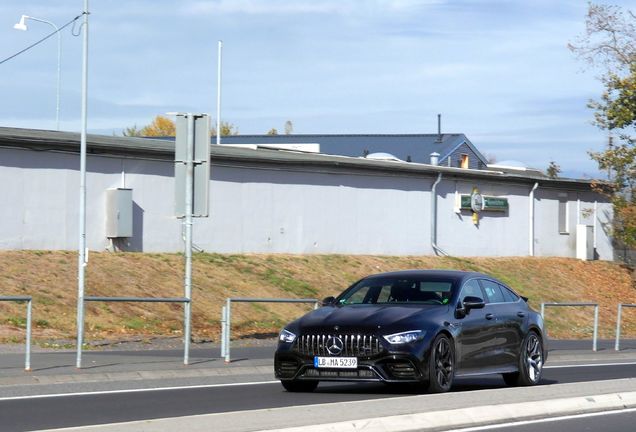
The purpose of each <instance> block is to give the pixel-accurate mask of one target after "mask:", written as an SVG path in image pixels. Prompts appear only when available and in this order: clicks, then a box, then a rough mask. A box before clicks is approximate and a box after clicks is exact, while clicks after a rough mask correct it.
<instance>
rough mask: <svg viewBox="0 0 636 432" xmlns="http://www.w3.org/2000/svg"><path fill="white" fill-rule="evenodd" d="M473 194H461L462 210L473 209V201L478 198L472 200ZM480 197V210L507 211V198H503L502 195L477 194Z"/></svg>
mask: <svg viewBox="0 0 636 432" xmlns="http://www.w3.org/2000/svg"><path fill="white" fill-rule="evenodd" d="M473 196H474V194H473V195H462V196H461V206H460V208H461V209H462V210H473V211H474V210H475V209H474V208H473V205H472V204H473V201H478V200H473ZM479 196H480V197H481V200H482V207H481V210H482V211H501V212H505V211H508V198H504V197H495V196H486V195H479Z"/></svg>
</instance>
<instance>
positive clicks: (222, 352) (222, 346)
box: [221, 306, 227, 358]
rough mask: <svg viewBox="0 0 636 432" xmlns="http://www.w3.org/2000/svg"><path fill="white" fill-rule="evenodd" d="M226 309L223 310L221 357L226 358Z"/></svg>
mask: <svg viewBox="0 0 636 432" xmlns="http://www.w3.org/2000/svg"><path fill="white" fill-rule="evenodd" d="M225 311H226V308H225V306H223V307H222V308H221V357H223V358H225V322H226V319H227V316H226V312H225Z"/></svg>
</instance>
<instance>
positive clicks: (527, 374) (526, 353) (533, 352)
mask: <svg viewBox="0 0 636 432" xmlns="http://www.w3.org/2000/svg"><path fill="white" fill-rule="evenodd" d="M542 372H543V342H542V341H541V337H540V336H539V335H538V334H537V333H536V332H534V331H530V332H529V333H528V334H527V335H526V337H525V338H524V339H523V343H522V344H521V352H520V353H519V372H514V373H507V374H503V379H504V381H505V382H506V384H508V385H517V386H533V385H537V384H538V383H539V381H541V373H542Z"/></svg>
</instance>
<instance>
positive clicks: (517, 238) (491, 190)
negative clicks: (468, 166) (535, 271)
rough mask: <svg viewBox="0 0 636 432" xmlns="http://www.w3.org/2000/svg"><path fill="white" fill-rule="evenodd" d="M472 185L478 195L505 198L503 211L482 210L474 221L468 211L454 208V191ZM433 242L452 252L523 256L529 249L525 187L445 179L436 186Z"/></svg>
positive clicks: (464, 190) (468, 189) (462, 191)
mask: <svg viewBox="0 0 636 432" xmlns="http://www.w3.org/2000/svg"><path fill="white" fill-rule="evenodd" d="M473 187H476V188H478V189H479V192H480V193H481V194H482V195H494V196H504V197H507V198H508V206H509V209H508V211H506V212H494V211H483V212H481V214H480V215H479V221H478V224H477V225H475V224H474V223H473V221H472V211H467V210H462V211H461V212H460V213H456V212H455V208H456V207H457V206H458V205H459V203H457V202H456V194H455V191H457V193H458V194H460V195H461V194H470V193H471V192H472V190H473ZM438 191H439V205H438V210H439V213H438V219H439V226H438V235H437V237H438V238H437V244H438V246H440V247H441V248H442V249H444V251H445V252H447V253H449V254H451V255H454V256H475V255H480V256H525V255H528V250H529V227H528V223H529V217H528V202H529V201H528V191H529V187H528V186H524V185H515V184H507V183H506V184H502V183H493V182H485V181H466V180H449V181H446V182H443V183H441V185H440V186H439V187H438Z"/></svg>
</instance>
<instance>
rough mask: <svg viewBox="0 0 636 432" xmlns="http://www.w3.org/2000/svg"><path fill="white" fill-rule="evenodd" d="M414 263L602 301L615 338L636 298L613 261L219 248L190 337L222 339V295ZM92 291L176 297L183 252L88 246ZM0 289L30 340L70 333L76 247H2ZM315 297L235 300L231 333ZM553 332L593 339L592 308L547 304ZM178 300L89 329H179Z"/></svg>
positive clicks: (93, 333) (322, 292)
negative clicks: (14, 300) (28, 321)
mask: <svg viewBox="0 0 636 432" xmlns="http://www.w3.org/2000/svg"><path fill="white" fill-rule="evenodd" d="M408 268H422V269H426V268H448V269H460V270H476V271H481V272H484V273H488V274H491V275H493V276H496V277H499V278H501V279H502V280H503V281H505V282H507V283H509V284H510V285H511V286H512V287H514V288H515V289H516V290H517V291H519V293H521V294H522V295H526V296H528V297H530V299H531V305H533V307H535V308H538V307H539V304H540V303H541V302H542V301H550V302H572V301H577V302H578V301H589V302H598V303H600V305H601V308H600V324H601V329H600V336H601V337H613V336H614V326H615V319H616V305H617V303H618V302H623V303H636V289H635V287H634V284H633V282H632V278H631V272H630V270H629V269H627V268H624V267H621V266H620V265H617V264H614V263H607V262H598V261H597V262H582V261H577V260H573V259H564V258H551V259H547V258H438V257H380V256H345V255H302V256H298V255H294V256H291V255H221V254H196V255H195V257H194V275H193V282H194V289H193V299H194V302H193V336H194V337H195V338H196V339H205V340H218V339H219V332H220V322H219V319H220V310H221V305H222V302H223V301H224V299H225V298H226V297H229V296H232V297H295V298H298V297H310V298H323V297H326V296H328V295H334V294H337V293H339V292H340V291H342V289H343V288H345V287H346V286H348V285H349V284H350V283H352V282H354V281H356V280H357V279H359V278H360V277H362V276H365V275H368V274H371V273H377V272H381V271H389V270H399V269H408ZM86 278H87V279H86V295H99V296H133V297H177V296H181V295H182V294H183V257H182V255H179V254H141V253H117V254H112V253H91V255H90V263H89V265H88V267H87V273H86ZM0 295H32V296H33V298H34V302H33V319H34V338H35V339H36V340H38V341H40V342H43V341H46V340H51V339H73V338H74V334H75V314H76V298H77V297H76V296H77V255H76V253H73V252H65V251H8V252H7V251H5V252H0ZM310 307H311V306H309V305H289V304H287V305H284V304H283V305H275V304H236V305H235V306H233V320H232V321H233V335H235V336H239V335H242V336H248V335H265V334H272V333H275V332H277V331H278V330H279V329H280V327H281V326H282V325H283V324H284V323H285V322H287V321H290V320H291V319H293V318H295V317H297V316H299V315H301V314H302V313H304V312H305V311H307V310H308V309H309V308H310ZM546 315H547V319H548V328H549V330H550V335H551V336H552V337H559V338H577V337H588V336H589V334H590V333H591V327H592V311H591V310H590V309H582V308H577V309H569V308H568V309H561V308H560V309H548V311H547V313H546ZM182 317H183V309H182V306H181V305H178V304H159V303H153V304H147V303H145V304H144V303H89V304H88V306H87V308H86V332H87V334H86V336H87V340H91V339H112V340H115V339H126V338H129V337H131V336H133V335H134V336H138V335H180V334H181V331H182V329H181V325H182ZM624 320H625V325H624V326H623V334H624V335H625V337H630V336H631V337H636V311H634V310H631V309H630V310H626V311H625V314H624ZM23 327H24V306H23V305H18V304H9V303H0V341H3V342H7V341H13V342H18V341H21V340H22V339H23V336H24V330H23Z"/></svg>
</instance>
